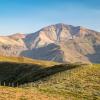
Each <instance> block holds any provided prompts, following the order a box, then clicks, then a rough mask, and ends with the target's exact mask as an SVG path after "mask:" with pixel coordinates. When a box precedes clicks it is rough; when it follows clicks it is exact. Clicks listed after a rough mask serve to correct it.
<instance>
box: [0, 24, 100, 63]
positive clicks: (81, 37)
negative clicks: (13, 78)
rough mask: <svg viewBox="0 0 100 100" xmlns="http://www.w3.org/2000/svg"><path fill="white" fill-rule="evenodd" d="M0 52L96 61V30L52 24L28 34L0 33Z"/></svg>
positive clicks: (99, 48) (99, 46)
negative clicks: (3, 35) (5, 34)
mask: <svg viewBox="0 0 100 100" xmlns="http://www.w3.org/2000/svg"><path fill="white" fill-rule="evenodd" d="M0 51H1V54H4V55H10V56H25V57H29V58H33V59H42V60H53V61H58V62H83V63H89V62H94V63H100V32H96V31H93V30H90V29H87V28H84V27H80V26H77V27H75V26H72V25H65V24H56V25H51V26H48V27H45V28H43V29H41V30H39V31H37V32H35V33H31V34H27V35H24V34H14V35H11V36H7V37H0Z"/></svg>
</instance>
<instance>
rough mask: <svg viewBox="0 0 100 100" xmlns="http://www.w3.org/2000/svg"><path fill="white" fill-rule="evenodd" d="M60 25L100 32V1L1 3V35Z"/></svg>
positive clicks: (14, 0) (20, 0)
mask: <svg viewBox="0 0 100 100" xmlns="http://www.w3.org/2000/svg"><path fill="white" fill-rule="evenodd" d="M57 23H64V24H69V25H74V26H83V27H87V28H90V29H93V30H96V31H100V0H0V35H10V34H14V33H18V32H22V33H33V32H35V31H38V30H39V29H41V28H43V27H45V26H48V25H52V24H57Z"/></svg>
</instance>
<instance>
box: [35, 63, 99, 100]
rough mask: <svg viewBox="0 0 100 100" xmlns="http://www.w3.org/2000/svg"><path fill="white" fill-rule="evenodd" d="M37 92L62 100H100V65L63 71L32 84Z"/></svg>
mask: <svg viewBox="0 0 100 100" xmlns="http://www.w3.org/2000/svg"><path fill="white" fill-rule="evenodd" d="M34 86H35V87H37V88H38V90H39V91H41V92H43V93H47V94H48V95H49V94H52V95H53V96H54V95H59V97H64V99H63V100H100V65H99V64H94V65H92V66H91V65H85V66H82V67H78V68H75V69H71V70H65V71H63V72H59V73H57V74H55V75H52V76H49V77H47V78H44V79H42V80H40V81H38V82H36V83H35V84H34Z"/></svg>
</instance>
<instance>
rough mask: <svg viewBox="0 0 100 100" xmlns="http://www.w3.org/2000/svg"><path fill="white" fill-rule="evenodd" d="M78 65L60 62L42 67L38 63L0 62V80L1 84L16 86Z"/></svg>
mask: <svg viewBox="0 0 100 100" xmlns="http://www.w3.org/2000/svg"><path fill="white" fill-rule="evenodd" d="M79 66H80V65H71V64H70V65H69V64H66V65H65V64H62V65H55V66H52V67H48V68H44V67H43V66H39V65H30V64H17V63H7V62H6V63H0V81H1V85H9V86H11V85H12V83H13V86H17V85H21V84H25V83H29V82H35V81H38V80H40V79H42V78H45V77H48V76H50V75H54V74H56V73H58V72H62V71H65V70H70V69H73V68H76V67H79ZM10 83H11V84H10Z"/></svg>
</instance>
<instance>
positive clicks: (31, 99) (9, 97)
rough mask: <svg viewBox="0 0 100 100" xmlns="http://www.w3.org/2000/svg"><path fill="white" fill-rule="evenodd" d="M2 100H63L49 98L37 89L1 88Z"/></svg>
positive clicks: (0, 95)
mask: <svg viewBox="0 0 100 100" xmlns="http://www.w3.org/2000/svg"><path fill="white" fill-rule="evenodd" d="M0 100H61V99H60V98H59V97H52V96H47V95H46V94H43V93H41V92H39V91H38V90H36V89H22V88H12V87H0Z"/></svg>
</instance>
